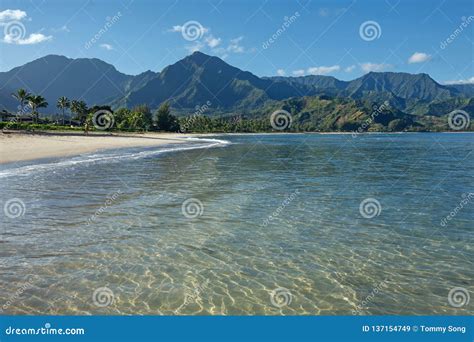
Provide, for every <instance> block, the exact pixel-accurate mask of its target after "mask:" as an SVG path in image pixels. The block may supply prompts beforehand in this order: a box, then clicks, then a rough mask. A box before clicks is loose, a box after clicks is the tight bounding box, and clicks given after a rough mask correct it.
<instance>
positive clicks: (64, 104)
mask: <svg viewBox="0 0 474 342" xmlns="http://www.w3.org/2000/svg"><path fill="white" fill-rule="evenodd" d="M56 107H58V108H59V109H61V110H62V111H63V125H64V118H65V114H64V111H65V110H66V108H70V107H71V101H69V99H68V98H67V97H66V96H61V97H60V98H59V99H58V103H57V104H56Z"/></svg>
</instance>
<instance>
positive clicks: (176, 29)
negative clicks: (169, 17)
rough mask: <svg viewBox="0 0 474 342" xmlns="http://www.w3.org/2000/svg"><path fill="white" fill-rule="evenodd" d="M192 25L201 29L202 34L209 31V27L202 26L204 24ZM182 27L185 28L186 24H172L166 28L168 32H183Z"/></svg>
mask: <svg viewBox="0 0 474 342" xmlns="http://www.w3.org/2000/svg"><path fill="white" fill-rule="evenodd" d="M194 27H197V28H199V29H200V30H201V31H202V34H206V33H208V32H209V28H207V27H204V26H202V25H201V26H199V27H198V26H194ZM183 29H186V26H185V25H174V26H173V27H172V28H170V29H168V32H179V33H181V32H183Z"/></svg>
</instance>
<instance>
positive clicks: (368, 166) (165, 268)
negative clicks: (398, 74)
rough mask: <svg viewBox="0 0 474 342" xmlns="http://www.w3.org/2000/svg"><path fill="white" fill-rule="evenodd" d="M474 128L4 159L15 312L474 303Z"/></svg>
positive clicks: (8, 307)
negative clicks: (30, 159) (15, 160)
mask: <svg viewBox="0 0 474 342" xmlns="http://www.w3.org/2000/svg"><path fill="white" fill-rule="evenodd" d="M473 138H474V135H473V134H469V133H458V134H441V133H440V134H367V135H358V136H355V137H353V136H351V135H331V134H329V135H317V134H292V135H290V134H275V135H265V134H262V135H223V136H215V137H207V139H208V140H196V139H194V140H192V141H191V140H190V141H189V142H186V143H185V144H181V145H170V146H165V147H160V148H152V149H150V148H147V149H129V150H116V151H109V152H103V153H96V154H93V155H82V156H79V157H74V158H61V159H49V160H42V161H36V162H26V163H21V164H18V163H16V164H7V165H2V166H1V167H0V193H1V194H2V195H1V198H2V202H1V205H2V207H3V212H1V214H2V215H1V216H0V224H1V227H0V270H1V275H0V311H1V312H2V313H3V314H73V315H74V314H81V315H82V314H86V315H87V314H105V315H108V314H113V315H117V314H118V315H122V314H125V315H129V314H145V315H150V314H153V315H154V314H158V315H160V314H163V315H321V314H322V315H351V314H369V315H385V314H405V315H411V314H416V315H432V314H453V315H460V314H469V313H472V309H473V301H474V299H473V298H470V297H473V294H474V284H473V280H474V249H473V246H474V245H473V240H474V239H473V238H474V231H473V228H474V225H473V221H474V194H472V193H473V192H474V177H473V167H474V158H473V156H474V155H473V149H474V139H473Z"/></svg>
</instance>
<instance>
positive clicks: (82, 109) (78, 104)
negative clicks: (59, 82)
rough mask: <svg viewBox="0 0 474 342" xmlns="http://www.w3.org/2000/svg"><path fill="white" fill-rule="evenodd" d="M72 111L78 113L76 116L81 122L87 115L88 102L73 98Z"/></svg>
mask: <svg viewBox="0 0 474 342" xmlns="http://www.w3.org/2000/svg"><path fill="white" fill-rule="evenodd" d="M71 112H73V113H75V114H76V117H77V119H78V120H79V121H81V123H82V122H83V121H85V119H86V117H87V104H86V103H85V102H84V101H78V100H72V102H71Z"/></svg>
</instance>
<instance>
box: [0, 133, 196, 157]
mask: <svg viewBox="0 0 474 342" xmlns="http://www.w3.org/2000/svg"><path fill="white" fill-rule="evenodd" d="M191 136H193V135H192V134H180V133H119V134H104V133H90V134H89V135H84V134H81V133H75V132H71V133H68V132H56V131H44V132H37V133H25V132H15V133H0V165H5V164H10V163H15V162H24V161H31V160H37V159H43V158H57V157H72V156H78V155H81V154H83V153H93V152H96V151H101V150H111V149H118V148H133V147H153V146H162V145H167V144H175V143H183V142H186V141H187V140H186V138H188V137H191ZM188 142H189V141H188Z"/></svg>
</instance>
